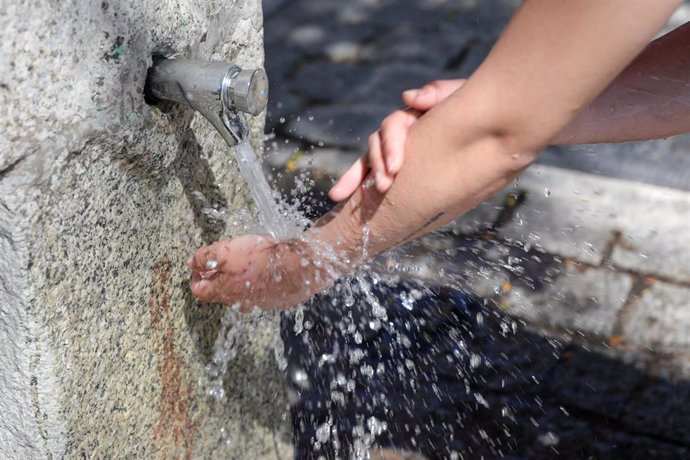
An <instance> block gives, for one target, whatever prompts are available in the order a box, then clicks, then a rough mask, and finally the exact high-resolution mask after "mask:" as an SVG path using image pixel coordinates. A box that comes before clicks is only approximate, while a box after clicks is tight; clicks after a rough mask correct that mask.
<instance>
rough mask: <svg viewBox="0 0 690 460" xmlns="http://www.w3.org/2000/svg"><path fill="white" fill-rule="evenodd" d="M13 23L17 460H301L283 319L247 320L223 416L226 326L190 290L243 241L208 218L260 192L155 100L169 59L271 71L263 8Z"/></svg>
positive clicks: (2, 62) (10, 172) (11, 246)
mask: <svg viewBox="0 0 690 460" xmlns="http://www.w3.org/2000/svg"><path fill="white" fill-rule="evenodd" d="M32 3H33V2H32ZM3 10H4V11H3V15H2V16H0V30H2V31H3V32H2V42H3V51H2V59H0V75H2V77H0V103H1V104H2V107H3V108H4V110H3V111H2V114H0V389H1V391H0V412H2V414H3V416H2V418H1V419H0V457H2V458H65V457H66V458H74V457H81V456H84V457H95V458H265V457H270V458H276V456H279V457H280V458H286V456H289V455H290V454H289V451H290V449H289V448H288V446H287V444H286V442H285V441H283V440H282V438H281V437H280V431H281V429H282V428H281V427H280V424H281V423H282V422H281V420H283V418H282V417H281V415H282V413H283V412H284V408H285V405H284V402H283V392H282V383H281V379H280V376H279V372H278V370H277V366H276V365H275V362H274V358H273V349H272V343H273V340H274V330H275V327H276V318H275V317H273V316H265V317H261V318H257V317H255V318H249V319H242V320H241V321H239V323H238V324H236V328H237V331H238V334H239V339H238V341H237V345H236V352H237V354H236V357H235V358H234V359H233V361H232V362H231V363H230V366H229V367H230V371H229V374H228V376H227V378H226V381H225V392H226V394H227V397H226V400H225V401H218V400H215V399H213V398H212V397H210V396H208V389H207V387H208V385H207V384H206V383H205V381H206V380H208V379H207V373H206V371H205V366H206V364H207V363H208V362H209V361H210V359H211V353H212V347H213V343H214V341H215V339H216V335H217V332H218V329H219V327H220V317H221V313H222V311H221V309H220V307H218V306H215V305H200V304H197V303H195V302H194V301H193V299H192V297H191V295H190V290H189V272H188V269H187V267H186V260H187V258H188V257H189V255H190V254H191V253H192V252H193V251H194V249H195V248H197V247H199V246H200V245H203V244H206V243H210V242H212V241H214V240H216V239H218V238H220V237H223V236H231V233H232V232H231V230H230V229H228V228H226V227H225V225H224V223H223V222H219V221H213V220H210V219H209V218H208V217H207V216H206V214H204V213H203V212H202V211H203V210H204V209H206V208H209V207H214V206H215V207H224V208H227V209H228V210H229V211H237V210H240V209H248V208H249V207H250V200H249V197H248V193H247V191H246V188H245V187H244V184H243V181H242V180H241V178H240V177H239V175H238V172H237V168H236V166H235V165H234V164H233V160H232V158H233V156H232V154H231V152H229V149H228V148H227V147H226V146H225V144H224V143H223V141H222V139H221V138H220V136H219V135H218V134H217V133H216V132H215V131H214V130H213V128H212V127H211V126H210V125H209V124H208V123H207V122H206V121H205V120H204V119H203V118H202V117H200V116H199V115H194V114H192V112H191V111H189V110H186V109H182V108H176V109H174V110H173V111H172V112H171V113H169V114H163V113H161V112H160V111H159V110H157V109H154V108H151V107H149V106H147V105H146V104H145V103H144V100H143V97H142V92H143V86H144V77H145V75H146V69H147V67H148V66H149V65H150V64H151V54H152V53H153V52H162V53H164V54H165V55H167V56H168V57H178V58H192V57H193V58H199V59H213V60H226V61H229V62H235V63H237V64H238V65H241V66H245V67H250V66H251V67H258V66H261V65H262V61H263V50H262V38H261V34H262V13H261V5H260V2H259V1H258V0H249V1H246V2H237V3H235V2H232V3H229V2H220V1H216V0H203V1H201V2H198V1H191V0H181V1H178V2H172V3H170V2H162V1H152V2H112V1H110V2H109V1H103V2H86V1H83V0H77V1H74V2H66V3H63V2H58V3H55V2H52V3H40V4H38V5H32V6H30V5H29V4H28V3H24V2H10V3H8V4H7V5H6V6H5V7H4V8H3ZM262 125H263V119H260V118H258V119H255V120H253V121H252V130H253V133H254V137H253V141H254V144H255V145H258V144H259V141H260V133H261V131H262Z"/></svg>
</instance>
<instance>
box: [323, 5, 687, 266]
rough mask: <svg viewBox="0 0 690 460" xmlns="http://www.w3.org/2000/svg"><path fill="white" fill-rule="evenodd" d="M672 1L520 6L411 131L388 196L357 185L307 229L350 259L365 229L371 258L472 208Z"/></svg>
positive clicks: (544, 141) (582, 101) (654, 26)
mask: <svg viewBox="0 0 690 460" xmlns="http://www.w3.org/2000/svg"><path fill="white" fill-rule="evenodd" d="M679 4H680V2H679V1H677V0H673V1H669V0H664V1H654V0H645V1H638V2H629V1H626V0H609V1H605V2H601V1H597V0H562V1H552V0H528V1H525V2H524V3H523V5H522V7H521V8H520V9H519V10H518V12H517V13H516V15H515V17H514V18H513V19H512V20H511V22H510V24H509V25H508V27H507V28H506V30H505V32H504V33H503V35H502V36H501V38H500V39H499V41H498V43H497V44H496V46H495V47H494V49H493V50H492V52H491V53H490V55H489V56H488V57H487V59H486V60H485V61H484V63H483V64H482V65H481V66H480V68H479V69H478V70H477V71H476V72H475V74H474V75H473V76H472V77H471V78H470V79H469V81H468V82H467V83H466V84H465V85H464V86H463V87H462V88H460V89H459V90H458V91H457V92H455V93H454V94H452V95H451V96H450V97H448V98H447V99H446V100H444V101H443V102H442V103H441V104H439V105H437V106H436V107H434V108H433V109H432V110H430V111H429V112H427V113H426V114H425V115H424V116H423V117H422V118H421V119H420V120H419V121H418V122H417V123H415V125H414V126H413V127H412V129H411V131H410V134H409V137H408V140H407V148H406V152H405V163H404V165H403V167H402V169H401V170H400V172H399V173H398V175H397V177H396V180H395V183H394V184H393V186H392V187H391V189H390V190H389V191H388V193H387V194H386V195H385V196H381V195H379V194H378V193H376V192H375V191H374V190H372V189H364V188H362V189H360V190H358V191H357V192H356V193H355V194H354V195H353V196H352V197H351V198H350V199H349V200H348V201H347V202H346V203H344V204H343V205H341V206H340V207H339V208H338V209H337V210H336V211H334V214H333V215H331V216H329V217H328V218H327V221H326V223H324V224H323V225H320V226H318V228H316V229H315V230H313V232H316V233H318V236H317V238H318V239H321V240H323V241H326V242H329V243H330V244H336V243H338V244H340V246H341V247H342V248H343V250H346V251H352V252H353V254H354V253H355V252H357V251H359V249H358V248H359V247H360V246H361V241H362V238H361V229H362V226H363V225H364V224H367V225H369V234H370V238H369V247H368V248H367V253H368V254H376V253H379V252H381V251H383V250H386V249H388V248H390V247H392V246H394V245H396V244H399V243H400V242H403V241H406V240H409V239H412V238H414V237H417V236H420V235H422V234H424V233H427V232H429V231H431V230H433V229H435V228H437V227H439V226H441V225H443V224H445V223H447V222H448V221H450V220H451V219H453V218H454V217H456V216H457V215H459V214H461V213H463V212H465V211H467V210H469V209H470V208H472V207H473V206H475V205H476V204H477V203H479V202H481V201H482V200H484V199H485V198H487V197H489V196H491V195H492V194H494V193H496V192H497V191H499V190H500V189H501V188H503V187H504V186H505V185H506V184H508V183H509V182H510V181H511V180H513V179H514V178H515V177H516V176H517V175H519V174H520V173H521V172H522V171H523V170H524V168H526V167H527V166H528V165H529V164H530V163H531V162H532V161H533V160H534V158H535V157H536V155H537V154H538V153H539V152H540V151H541V150H542V149H543V148H544V147H545V146H546V145H548V144H549V143H550V142H551V141H552V139H553V138H554V137H555V136H556V135H557V133H559V132H560V131H561V130H562V129H563V128H564V127H565V126H566V125H567V124H568V123H569V122H571V120H573V119H574V118H575V116H576V115H577V114H578V112H579V111H580V110H581V109H582V108H583V107H585V106H587V105H588V104H589V103H590V102H591V101H592V100H593V99H594V98H595V97H596V96H597V95H598V94H599V93H600V92H601V91H602V90H603V89H604V88H605V87H606V86H607V85H608V84H609V83H610V82H611V81H612V80H613V79H614V78H615V77H616V76H617V75H618V74H619V73H620V72H621V71H622V70H623V69H624V68H625V67H626V66H627V65H628V64H629V63H630V62H631V61H632V60H633V59H634V58H635V56H636V55H637V54H638V53H639V52H640V51H641V50H642V49H643V48H644V46H645V45H646V44H647V43H648V42H649V40H650V39H651V38H652V37H653V36H654V34H655V33H657V32H658V30H659V29H660V28H661V27H662V26H663V25H664V23H665V22H666V20H667V19H668V17H669V16H670V15H671V14H672V12H673V11H674V10H675V8H676V7H677V6H678V5H679ZM353 257H354V255H353Z"/></svg>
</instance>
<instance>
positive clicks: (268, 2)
mask: <svg viewBox="0 0 690 460" xmlns="http://www.w3.org/2000/svg"><path fill="white" fill-rule="evenodd" d="M287 3H289V0H261V6H262V7H263V10H264V21H265V22H267V23H268V22H269V21H270V19H271V18H270V16H271V15H272V14H273V13H275V12H276V11H277V10H280V9H281V8H282V7H283V6H285V5H286V4H287Z"/></svg>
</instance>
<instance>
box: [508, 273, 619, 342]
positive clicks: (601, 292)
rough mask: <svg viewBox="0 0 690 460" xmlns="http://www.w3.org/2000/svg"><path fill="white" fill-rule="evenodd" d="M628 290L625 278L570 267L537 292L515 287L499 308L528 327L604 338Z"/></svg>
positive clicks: (610, 331) (615, 274) (612, 326)
mask: <svg viewBox="0 0 690 460" xmlns="http://www.w3.org/2000/svg"><path fill="white" fill-rule="evenodd" d="M631 287H632V279H631V278H630V276H628V275H625V274H621V273H616V272H613V271H610V270H603V269H589V270H585V271H581V270H580V269H579V268H578V267H576V266H573V265H571V266H570V267H568V268H566V269H565V270H564V271H563V272H562V273H561V275H560V276H559V277H558V278H556V279H555V281H554V282H553V283H551V284H547V285H544V286H543V287H542V288H541V289H538V290H535V291H530V290H528V289H526V288H522V287H519V286H516V287H515V288H514V289H512V290H511V291H510V292H509V293H508V295H507V296H506V297H505V298H504V299H502V305H503V306H504V307H505V308H507V310H508V312H509V313H510V314H514V315H517V316H519V317H521V318H524V319H526V320H527V321H529V322H530V323H536V324H543V325H547V326H550V327H557V328H560V329H566V330H571V331H585V332H588V333H590V334H596V335H599V336H602V337H608V336H609V335H611V333H612V332H613V328H614V326H615V324H616V321H617V315H618V312H619V310H620V309H621V307H622V306H623V304H624V303H625V300H626V298H627V296H628V292H629V291H630V288H631Z"/></svg>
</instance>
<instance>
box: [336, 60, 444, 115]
mask: <svg viewBox="0 0 690 460" xmlns="http://www.w3.org/2000/svg"><path fill="white" fill-rule="evenodd" d="M443 76H444V75H443V74H442V73H441V72H440V71H438V70H436V69H433V68H430V67H426V66H422V65H415V64H389V65H380V66H377V67H376V69H374V70H373V73H372V74H371V78H368V79H366V80H364V81H362V82H361V84H359V85H356V86H354V87H353V88H352V90H351V91H348V93H346V94H344V95H341V97H343V99H344V100H347V101H359V102H363V101H367V102H369V103H378V104H382V105H384V106H386V107H387V108H388V109H389V111H390V110H394V109H395V108H398V107H400V106H402V105H403V102H402V97H401V93H402V92H403V91H405V90H407V89H411V88H420V87H421V86H422V85H424V84H425V83H428V82H430V81H433V80H437V79H440V78H443Z"/></svg>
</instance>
